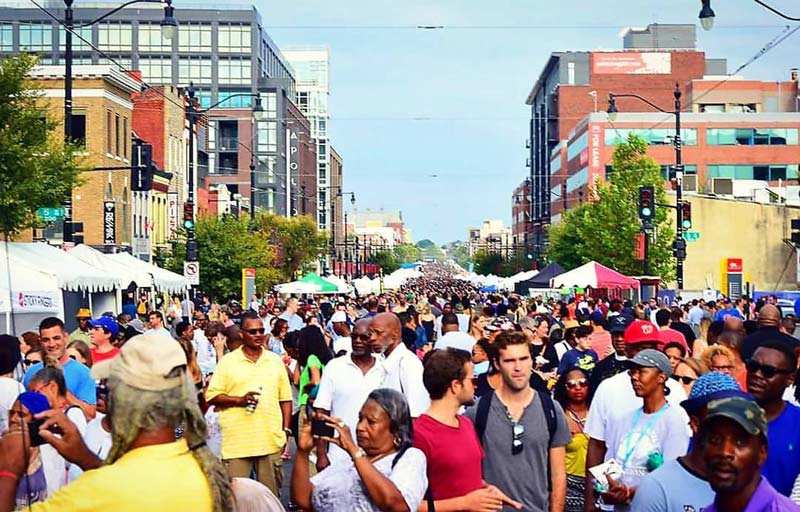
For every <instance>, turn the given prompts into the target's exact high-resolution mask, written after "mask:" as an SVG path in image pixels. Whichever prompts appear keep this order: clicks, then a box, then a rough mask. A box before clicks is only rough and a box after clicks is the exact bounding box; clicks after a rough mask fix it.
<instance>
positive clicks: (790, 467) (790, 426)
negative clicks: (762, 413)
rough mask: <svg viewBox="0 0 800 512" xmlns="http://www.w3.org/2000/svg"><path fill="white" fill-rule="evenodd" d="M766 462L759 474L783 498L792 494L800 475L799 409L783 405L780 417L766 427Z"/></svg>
mask: <svg viewBox="0 0 800 512" xmlns="http://www.w3.org/2000/svg"><path fill="white" fill-rule="evenodd" d="M767 444H768V446H769V452H768V453H767V462H765V463H764V465H763V466H761V474H762V475H764V476H765V477H767V480H769V483H770V484H772V486H773V487H774V488H775V490H777V491H778V492H779V493H781V494H783V495H784V496H790V495H791V494H792V487H793V486H794V481H795V480H796V479H797V475H799V474H800V407H797V406H796V405H792V404H790V403H788V402H787V403H786V408H785V409H784V410H783V412H782V413H781V415H780V416H778V417H777V418H775V419H774V420H772V421H770V422H769V424H768V425H767Z"/></svg>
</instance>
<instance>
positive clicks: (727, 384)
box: [631, 372, 750, 512]
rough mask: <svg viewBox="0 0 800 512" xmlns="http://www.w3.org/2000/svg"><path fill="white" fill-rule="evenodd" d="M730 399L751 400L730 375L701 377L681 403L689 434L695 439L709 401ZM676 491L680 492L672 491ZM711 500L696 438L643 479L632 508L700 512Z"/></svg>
mask: <svg viewBox="0 0 800 512" xmlns="http://www.w3.org/2000/svg"><path fill="white" fill-rule="evenodd" d="M731 397H740V398H750V396H749V395H748V394H747V393H745V392H743V391H742V390H741V388H739V384H738V383H737V382H736V380H735V379H734V378H733V377H731V376H730V375H727V374H725V373H720V372H710V373H707V374H705V375H702V376H700V377H699V378H698V379H697V380H696V381H695V383H694V386H692V392H691V393H690V394H689V398H688V399H687V400H684V401H683V402H681V406H683V408H684V409H685V410H686V412H687V413H688V414H689V426H690V427H691V429H692V433H693V434H694V435H695V436H697V432H698V430H699V428H700V424H701V423H702V422H703V420H704V419H705V417H706V414H707V413H708V408H707V406H708V404H709V403H710V402H712V401H714V400H719V399H721V398H731ZM676 489H680V490H681V492H675V490H676ZM713 500H714V491H713V490H712V489H711V485H710V484H709V483H708V465H707V463H706V460H705V457H704V455H703V445H702V444H701V443H700V442H699V439H697V438H695V440H694V442H693V443H692V446H691V449H690V451H689V453H688V454H687V455H684V456H682V457H678V458H677V459H675V460H672V461H667V462H665V463H664V465H663V466H661V467H660V468H658V469H657V470H655V471H654V472H652V473H650V474H649V475H647V476H646V477H644V478H643V479H642V481H641V482H640V483H639V487H638V488H637V490H636V495H635V497H634V498H633V503H632V504H631V507H632V508H633V510H643V511H647V512H685V511H687V510H694V511H697V512H699V511H700V510H701V509H702V507H705V506H706V505H708V504H709V503H711V502H712V501H713Z"/></svg>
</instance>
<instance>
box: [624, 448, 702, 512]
mask: <svg viewBox="0 0 800 512" xmlns="http://www.w3.org/2000/svg"><path fill="white" fill-rule="evenodd" d="M713 502H714V491H713V490H712V489H711V485H709V483H708V482H707V481H706V480H703V479H702V478H700V476H698V475H696V474H694V473H692V472H691V471H690V470H689V469H688V468H687V467H686V466H684V465H683V464H681V462H680V460H678V459H676V460H670V461H667V462H665V463H664V465H663V466H661V467H660V468H658V469H657V470H655V471H653V472H652V473H650V474H649V475H647V476H646V477H644V478H642V480H641V481H640V482H639V487H637V489H636V494H635V495H634V496H633V503H631V510H635V511H636V512H700V511H701V510H702V509H703V507H707V506H708V505H711V503H713Z"/></svg>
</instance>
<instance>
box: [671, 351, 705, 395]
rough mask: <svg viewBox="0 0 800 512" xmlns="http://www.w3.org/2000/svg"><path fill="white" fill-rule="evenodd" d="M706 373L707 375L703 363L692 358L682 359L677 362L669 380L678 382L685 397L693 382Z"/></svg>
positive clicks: (690, 390) (689, 391)
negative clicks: (684, 392)
mask: <svg viewBox="0 0 800 512" xmlns="http://www.w3.org/2000/svg"><path fill="white" fill-rule="evenodd" d="M706 373H708V367H707V366H706V364H705V363H704V362H703V361H701V360H699V359H695V358H693V357H684V358H682V359H681V360H680V361H679V362H678V365H677V366H676V367H675V370H674V373H673V374H672V377H671V378H672V379H674V380H676V381H678V383H680V385H681V386H682V387H683V390H684V391H686V396H689V393H691V392H692V387H694V382H695V381H696V380H697V379H698V378H699V377H700V376H701V375H705V374H706Z"/></svg>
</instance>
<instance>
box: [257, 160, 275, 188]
mask: <svg viewBox="0 0 800 512" xmlns="http://www.w3.org/2000/svg"><path fill="white" fill-rule="evenodd" d="M274 185H275V157H274V156H259V157H258V169H257V170H256V188H266V187H269V186H274Z"/></svg>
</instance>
